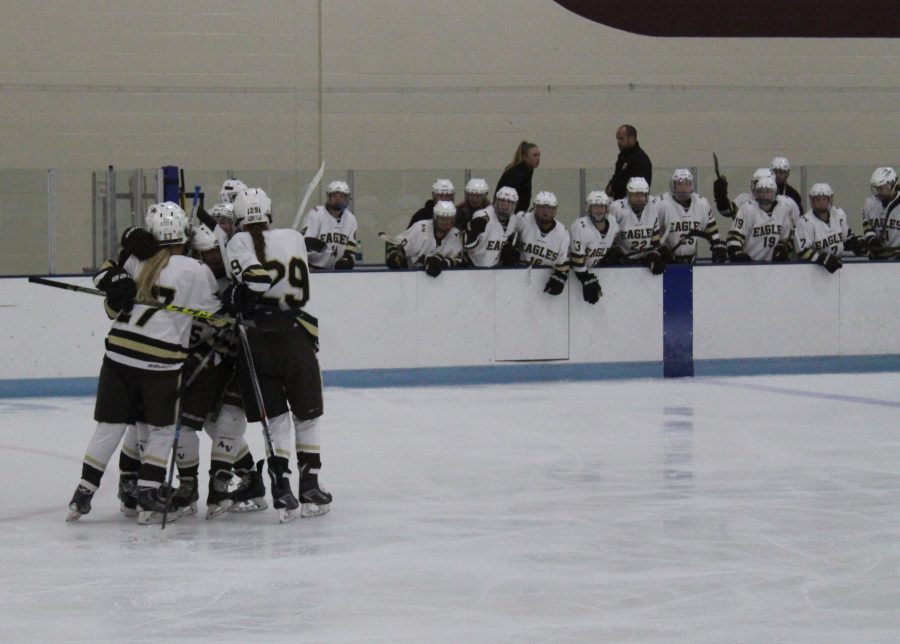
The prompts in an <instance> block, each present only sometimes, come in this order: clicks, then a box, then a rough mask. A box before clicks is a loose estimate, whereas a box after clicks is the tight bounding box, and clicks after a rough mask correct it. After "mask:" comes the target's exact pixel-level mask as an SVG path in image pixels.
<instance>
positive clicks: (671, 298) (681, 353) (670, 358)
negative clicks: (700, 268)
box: [663, 264, 694, 378]
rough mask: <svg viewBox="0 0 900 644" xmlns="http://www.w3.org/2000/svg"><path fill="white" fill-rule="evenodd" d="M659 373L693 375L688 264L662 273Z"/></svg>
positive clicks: (691, 281) (691, 288) (690, 270)
mask: <svg viewBox="0 0 900 644" xmlns="http://www.w3.org/2000/svg"><path fill="white" fill-rule="evenodd" d="M663 375H664V376H665V377H666V378H684V377H686V376H693V375H694V276H693V268H692V267H691V266H683V265H680V264H675V265H670V266H667V267H666V272H665V273H663Z"/></svg>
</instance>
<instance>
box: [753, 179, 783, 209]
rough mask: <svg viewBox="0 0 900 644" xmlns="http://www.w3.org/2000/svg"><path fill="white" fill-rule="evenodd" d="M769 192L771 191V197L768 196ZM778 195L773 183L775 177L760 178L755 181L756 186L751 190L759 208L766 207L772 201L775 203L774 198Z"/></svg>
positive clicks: (776, 185) (776, 186)
mask: <svg viewBox="0 0 900 644" xmlns="http://www.w3.org/2000/svg"><path fill="white" fill-rule="evenodd" d="M769 191H771V195H769V194H768V193H769ZM777 194H778V184H777V183H775V177H760V178H759V179H758V180H757V181H756V186H755V187H754V188H753V198H754V199H756V202H757V203H758V204H759V205H760V206H768V205H769V204H771V203H772V202H773V201H775V196H776V195H777Z"/></svg>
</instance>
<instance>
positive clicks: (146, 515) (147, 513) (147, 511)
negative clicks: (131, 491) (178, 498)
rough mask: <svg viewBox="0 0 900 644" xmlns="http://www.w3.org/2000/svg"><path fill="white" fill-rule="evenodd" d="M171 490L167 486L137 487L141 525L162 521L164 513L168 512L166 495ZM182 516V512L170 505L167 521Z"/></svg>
mask: <svg viewBox="0 0 900 644" xmlns="http://www.w3.org/2000/svg"><path fill="white" fill-rule="evenodd" d="M170 491H171V490H167V489H166V488H165V486H162V487H159V488H155V487H149V486H139V487H138V489H137V510H138V516H137V522H138V523H140V524H141V525H147V524H150V523H162V519H163V515H164V514H165V512H166V495H167V494H168V492H170ZM180 516H181V512H179V511H178V510H175V509H174V508H172V507H171V506H170V507H169V513H168V514H167V515H166V522H168V523H171V522H172V521H175V520H177V519H178V517H180Z"/></svg>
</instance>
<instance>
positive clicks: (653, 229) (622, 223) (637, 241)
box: [609, 197, 662, 261]
mask: <svg viewBox="0 0 900 644" xmlns="http://www.w3.org/2000/svg"><path fill="white" fill-rule="evenodd" d="M661 209H662V205H661V203H660V200H659V199H657V198H656V197H650V198H649V199H648V200H647V205H646V206H644V209H643V210H642V211H641V214H640V215H638V214H637V213H635V212H634V210H633V209H632V208H631V206H630V205H629V204H628V199H627V198H624V199H617V200H616V201H614V202H613V203H612V206H610V209H609V212H610V215H612V217H613V218H614V219H615V220H616V223H618V224H619V248H621V249H622V252H623V253H625V257H626V258H628V259H629V260H632V261H634V260H638V259H642V258H643V257H644V256H645V255H646V254H647V253H648V252H650V251H651V250H653V249H654V248H658V247H659V240H660V210H661Z"/></svg>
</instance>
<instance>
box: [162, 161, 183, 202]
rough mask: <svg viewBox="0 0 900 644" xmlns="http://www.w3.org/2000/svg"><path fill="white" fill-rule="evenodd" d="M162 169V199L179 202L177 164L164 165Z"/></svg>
mask: <svg viewBox="0 0 900 644" xmlns="http://www.w3.org/2000/svg"><path fill="white" fill-rule="evenodd" d="M162 171H163V200H164V201H171V202H173V203H179V200H180V198H181V195H180V194H179V193H180V192H181V191H180V188H179V181H178V166H175V165H164V166H163V167H162Z"/></svg>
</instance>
